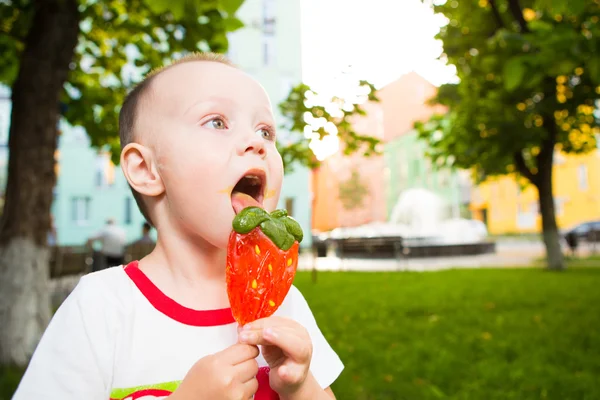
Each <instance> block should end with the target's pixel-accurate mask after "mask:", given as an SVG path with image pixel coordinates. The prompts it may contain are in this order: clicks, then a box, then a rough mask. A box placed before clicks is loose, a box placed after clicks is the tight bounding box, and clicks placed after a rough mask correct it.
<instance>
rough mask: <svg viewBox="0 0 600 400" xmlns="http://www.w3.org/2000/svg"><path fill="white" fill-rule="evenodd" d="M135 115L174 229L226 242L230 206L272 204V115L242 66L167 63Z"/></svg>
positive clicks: (278, 170) (277, 165) (275, 162)
mask: <svg viewBox="0 0 600 400" xmlns="http://www.w3.org/2000/svg"><path fill="white" fill-rule="evenodd" d="M140 121H143V122H141V124H140V125H138V127H139V128H141V129H144V131H142V130H141V129H138V132H139V133H140V134H141V135H149V138H148V143H150V147H151V148H152V149H153V151H154V154H155V157H156V159H157V162H158V171H159V174H160V176H161V178H162V180H163V183H164V185H165V198H164V200H165V201H166V207H163V208H162V209H163V210H165V209H166V210H168V211H167V212H168V214H169V215H168V218H169V219H170V221H171V222H170V225H171V226H174V227H176V228H177V231H178V232H182V233H184V232H185V234H186V235H192V236H199V237H201V238H203V239H204V240H206V241H208V242H209V243H210V244H212V245H214V246H217V247H219V248H225V247H226V246H227V240H228V237H229V233H230V232H231V223H232V220H233V218H234V216H235V211H234V206H235V208H236V209H237V211H239V209H240V208H242V207H244V206H248V205H256V203H257V202H258V204H259V205H261V206H262V207H264V208H265V209H267V210H268V211H272V210H273V209H275V208H276V206H277V201H278V199H279V193H280V188H281V183H282V179H283V165H282V161H281V156H280V155H279V153H278V152H277V149H276V147H275V121H274V118H273V113H272V110H271V104H270V101H269V98H268V96H267V94H266V93H265V91H264V89H263V88H262V87H261V86H260V85H259V84H258V83H257V82H256V81H255V80H254V79H252V78H250V77H249V76H248V75H247V74H245V73H244V72H242V71H240V70H237V69H235V68H233V67H230V66H227V65H224V64H220V63H217V62H200V61H199V62H186V63H182V64H179V65H176V66H174V67H171V68H170V69H167V70H166V71H164V72H162V73H161V74H160V75H158V76H156V80H155V81H154V82H152V86H151V90H150V92H149V93H148V98H147V100H146V101H145V102H143V103H142V118H140ZM244 176H249V178H244ZM243 178H244V179H243ZM238 183H239V185H238ZM236 185H238V186H236ZM234 188H235V190H234ZM238 192H246V193H248V195H240V193H238ZM232 194H233V196H232ZM174 233H175V234H177V232H174Z"/></svg>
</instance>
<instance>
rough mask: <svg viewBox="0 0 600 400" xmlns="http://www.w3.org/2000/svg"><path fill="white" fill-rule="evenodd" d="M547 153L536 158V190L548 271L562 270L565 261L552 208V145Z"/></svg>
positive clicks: (554, 212)
mask: <svg viewBox="0 0 600 400" xmlns="http://www.w3.org/2000/svg"><path fill="white" fill-rule="evenodd" d="M548 147H549V151H546V152H543V153H540V157H539V158H538V166H539V173H538V176H537V182H536V186H537V188H538V195H539V204H540V212H541V214H542V234H543V237H544V244H545V246H546V258H547V263H548V264H547V265H548V269H551V270H563V269H564V268H565V261H564V257H563V253H562V249H561V246H560V235H559V233H558V225H557V224H556V211H555V208H554V191H553V185H552V170H553V168H552V164H553V162H552V160H553V150H554V144H553V143H552V145H551V146H548Z"/></svg>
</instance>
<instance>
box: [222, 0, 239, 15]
mask: <svg viewBox="0 0 600 400" xmlns="http://www.w3.org/2000/svg"><path fill="white" fill-rule="evenodd" d="M242 3H244V0H221V4H222V7H223V10H224V11H225V12H227V14H229V15H234V14H235V13H236V11H237V10H238V9H239V8H240V6H241V5H242Z"/></svg>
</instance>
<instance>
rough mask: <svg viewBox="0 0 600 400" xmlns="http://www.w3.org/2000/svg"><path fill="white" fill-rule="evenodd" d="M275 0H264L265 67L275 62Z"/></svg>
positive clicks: (263, 40)
mask: <svg viewBox="0 0 600 400" xmlns="http://www.w3.org/2000/svg"><path fill="white" fill-rule="evenodd" d="M275 21H276V18H275V0H263V23H262V26H263V32H262V33H263V39H262V42H263V65H264V66H265V67H268V66H272V65H273V64H274V62H275Z"/></svg>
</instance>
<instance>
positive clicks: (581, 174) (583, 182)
mask: <svg viewBox="0 0 600 400" xmlns="http://www.w3.org/2000/svg"><path fill="white" fill-rule="evenodd" d="M577 180H578V181H579V189H581V190H588V169H587V165H585V164H581V165H579V167H578V168H577Z"/></svg>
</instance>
